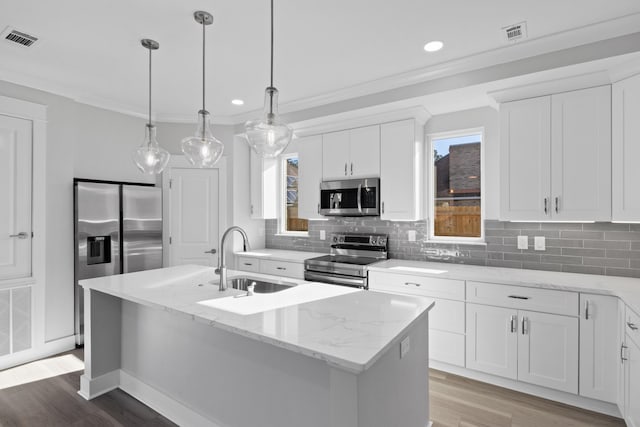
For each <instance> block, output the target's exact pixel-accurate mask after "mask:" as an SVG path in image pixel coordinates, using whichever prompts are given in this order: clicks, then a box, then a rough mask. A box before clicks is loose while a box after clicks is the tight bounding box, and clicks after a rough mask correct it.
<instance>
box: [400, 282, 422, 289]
mask: <svg viewBox="0 0 640 427" xmlns="http://www.w3.org/2000/svg"><path fill="white" fill-rule="evenodd" d="M404 284H405V286H411V285H413V286H415V287H418V288H419V287H420V286H422V285H421V284H420V283H415V282H404Z"/></svg>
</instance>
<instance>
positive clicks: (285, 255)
mask: <svg viewBox="0 0 640 427" xmlns="http://www.w3.org/2000/svg"><path fill="white" fill-rule="evenodd" d="M234 255H236V256H247V257H251V258H256V259H270V260H274V261H289V262H298V263H303V262H304V260H306V259H309V258H315V257H319V256H323V255H327V254H326V253H320V252H303V251H287V250H284V249H254V250H251V251H249V252H242V251H240V252H234Z"/></svg>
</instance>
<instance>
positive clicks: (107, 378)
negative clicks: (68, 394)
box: [78, 369, 120, 400]
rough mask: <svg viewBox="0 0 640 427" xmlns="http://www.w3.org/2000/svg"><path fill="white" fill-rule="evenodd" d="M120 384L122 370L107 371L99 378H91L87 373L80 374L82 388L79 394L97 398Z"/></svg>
mask: <svg viewBox="0 0 640 427" xmlns="http://www.w3.org/2000/svg"><path fill="white" fill-rule="evenodd" d="M119 386H120V370H119V369H116V370H115V371H111V372H107V373H106V374H103V375H100V376H99V377H97V378H93V379H89V377H88V376H87V375H86V374H83V375H81V376H80V390H78V394H79V395H80V396H82V397H83V398H85V399H86V400H91V399H95V398H96V397H98V396H101V395H103V394H105V393H109V392H110V391H111V390H115V389H117V388H118V387H119Z"/></svg>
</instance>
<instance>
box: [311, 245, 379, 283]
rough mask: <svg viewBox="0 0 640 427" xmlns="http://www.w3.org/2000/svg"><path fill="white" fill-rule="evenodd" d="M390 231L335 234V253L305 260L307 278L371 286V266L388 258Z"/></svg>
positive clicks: (332, 247) (333, 246) (333, 251)
mask: <svg viewBox="0 0 640 427" xmlns="http://www.w3.org/2000/svg"><path fill="white" fill-rule="evenodd" d="M387 240H388V239H387V235H386V234H356V233H335V234H332V235H331V253H330V254H329V255H324V256H321V257H317V258H311V259H308V260H306V261H305V262H304V278H305V280H312V281H314V282H324V283H332V284H334V285H343V286H352V287H355V288H363V289H367V288H368V284H367V265H369V264H372V263H374V262H377V261H381V260H385V259H387V258H388V251H387Z"/></svg>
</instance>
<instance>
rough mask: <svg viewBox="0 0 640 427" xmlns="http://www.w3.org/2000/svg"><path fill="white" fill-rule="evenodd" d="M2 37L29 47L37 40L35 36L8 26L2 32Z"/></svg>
mask: <svg viewBox="0 0 640 427" xmlns="http://www.w3.org/2000/svg"><path fill="white" fill-rule="evenodd" d="M2 37H4V39H5V40H8V41H10V42H12V43H15V44H18V45H20V46H24V47H30V46H32V45H33V44H34V43H35V42H37V41H38V38H37V37H34V36H32V35H30V34H27V33H23V32H22V31H18V30H14V29H13V28H8V27H7V28H6V29H5V30H4V31H3V32H2Z"/></svg>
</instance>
